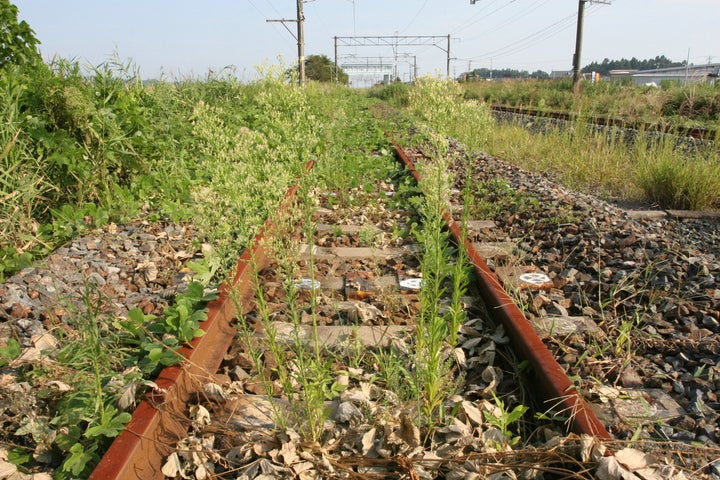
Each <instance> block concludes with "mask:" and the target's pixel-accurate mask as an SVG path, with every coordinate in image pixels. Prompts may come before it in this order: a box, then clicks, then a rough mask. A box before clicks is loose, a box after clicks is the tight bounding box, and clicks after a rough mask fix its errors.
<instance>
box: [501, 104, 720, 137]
mask: <svg viewBox="0 0 720 480" xmlns="http://www.w3.org/2000/svg"><path fill="white" fill-rule="evenodd" d="M490 110H492V111H493V112H502V113H511V114H513V115H528V116H531V117H541V118H552V119H556V120H563V121H567V122H572V121H575V120H577V118H578V115H577V114H575V113H567V112H557V111H551V110H536V109H533V108H522V107H510V106H507V105H491V106H490ZM590 122H591V123H593V124H595V125H600V126H602V127H614V128H628V129H632V130H641V131H644V132H658V133H665V134H670V135H677V136H679V137H689V138H693V139H698V140H714V139H716V138H717V137H718V136H719V135H720V131H719V130H718V129H717V128H713V127H700V126H696V127H685V126H681V125H675V126H673V125H669V124H662V123H650V122H640V121H628V120H623V119H620V118H612V117H592V119H591V120H590Z"/></svg>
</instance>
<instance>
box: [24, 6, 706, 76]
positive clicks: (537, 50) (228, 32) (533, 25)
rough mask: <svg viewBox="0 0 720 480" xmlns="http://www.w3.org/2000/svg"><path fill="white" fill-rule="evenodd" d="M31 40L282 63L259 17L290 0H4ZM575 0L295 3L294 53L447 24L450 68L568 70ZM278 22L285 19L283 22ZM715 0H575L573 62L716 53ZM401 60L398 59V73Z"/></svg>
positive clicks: (426, 65) (202, 69) (366, 51)
mask: <svg viewBox="0 0 720 480" xmlns="http://www.w3.org/2000/svg"><path fill="white" fill-rule="evenodd" d="M14 3H15V4H16V5H17V6H18V8H19V10H20V18H21V19H24V20H26V21H27V22H28V23H29V24H30V26H31V27H32V28H33V29H34V30H35V32H36V35H37V37H38V38H39V40H40V41H41V42H42V44H41V46H40V49H41V52H42V54H43V56H44V57H45V58H51V57H53V56H56V55H57V56H60V57H64V58H73V59H76V60H79V61H81V62H82V63H88V64H92V65H95V64H99V63H101V62H103V61H104V60H107V59H108V58H110V56H111V55H112V54H113V52H117V53H118V55H119V57H120V58H121V59H129V58H131V59H133V61H134V62H135V64H136V65H137V66H138V67H139V69H140V72H141V74H142V76H143V77H145V78H153V77H157V76H159V75H160V73H161V72H162V73H163V74H164V75H166V76H170V77H172V76H189V75H195V76H204V75H205V74H206V73H207V72H208V70H210V69H213V70H219V69H222V68H223V67H225V66H229V65H232V66H234V67H235V69H236V73H237V75H238V76H239V77H241V78H243V79H251V78H253V77H254V75H255V66H257V65H260V64H262V63H264V62H270V63H277V58H278V55H280V56H282V57H283V58H284V59H285V60H286V62H288V63H292V62H294V61H295V58H296V55H297V46H296V42H295V40H294V39H293V37H292V36H291V35H290V34H289V33H288V32H287V31H286V30H285V29H284V28H283V27H282V25H281V24H279V23H267V22H266V21H265V20H266V19H277V18H295V8H296V2H295V0H205V1H202V2H201V1H197V0H196V1H189V0H63V1H59V0H14ZM577 7H578V2H577V0H477V3H476V4H475V5H471V4H470V0H354V1H353V0H314V1H311V2H306V3H305V4H304V9H305V17H306V23H305V31H306V55H310V54H325V55H327V56H329V57H330V58H333V56H334V50H333V37H334V36H352V35H366V36H371V35H396V34H397V35H437V36H446V35H448V34H449V35H451V39H452V40H451V51H450V54H451V57H452V58H453V60H452V62H451V74H453V75H455V74H460V73H461V72H463V71H465V70H467V68H468V66H471V67H472V68H477V67H487V68H489V67H490V66H491V65H492V67H494V68H516V69H522V70H528V71H534V70H538V69H540V70H545V71H547V72H550V71H551V70H568V69H570V68H571V64H572V56H573V51H574V49H575V28H576V17H577ZM289 27H290V28H291V29H292V30H293V31H294V29H295V25H294V24H291V25H289ZM719 30H720V0H612V2H611V5H600V4H590V3H588V4H587V6H586V16H585V35H584V42H583V51H582V64H583V65H586V64H588V63H590V62H592V61H602V60H603V59H604V58H606V57H607V58H610V59H619V58H621V57H625V58H630V57H637V58H639V59H646V58H651V57H655V56H656V55H666V56H667V57H669V58H670V59H672V60H675V61H682V60H685V59H686V57H687V56H688V51H689V53H690V61H691V63H696V64H699V63H706V62H707V61H708V59H710V60H711V61H712V62H720V39H719V38H718V36H719V34H718V31H719ZM339 53H340V55H341V56H343V55H355V56H356V57H380V56H382V57H386V58H387V57H391V56H393V52H392V51H391V49H389V48H379V47H374V48H370V47H352V48H350V47H344V48H341V49H340V52H339ZM398 53H400V54H401V55H402V54H403V53H404V54H406V55H407V56H408V57H407V58H408V59H409V58H413V59H415V58H416V59H417V65H418V69H419V73H420V74H425V73H434V72H441V73H444V72H445V53H444V52H442V51H441V50H440V49H439V48H437V47H433V46H425V47H407V48H404V49H403V48H401V49H399V51H398ZM410 63H411V60H408V61H407V62H405V63H403V62H401V64H400V66H399V72H400V75H401V76H407V75H408V74H409V71H410Z"/></svg>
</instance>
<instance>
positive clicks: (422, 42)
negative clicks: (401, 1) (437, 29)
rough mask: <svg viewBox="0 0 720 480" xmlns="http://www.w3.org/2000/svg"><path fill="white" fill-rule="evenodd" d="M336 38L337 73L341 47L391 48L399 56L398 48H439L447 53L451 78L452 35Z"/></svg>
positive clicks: (447, 72) (447, 66) (447, 71)
mask: <svg viewBox="0 0 720 480" xmlns="http://www.w3.org/2000/svg"><path fill="white" fill-rule="evenodd" d="M334 38H335V71H336V72H337V68H338V49H339V48H340V47H390V48H392V49H393V51H394V52H395V54H396V56H397V49H398V47H426V46H431V47H437V48H439V49H440V50H442V51H443V52H445V55H446V58H447V63H446V74H447V76H448V77H449V76H450V35H380V36H352V37H334Z"/></svg>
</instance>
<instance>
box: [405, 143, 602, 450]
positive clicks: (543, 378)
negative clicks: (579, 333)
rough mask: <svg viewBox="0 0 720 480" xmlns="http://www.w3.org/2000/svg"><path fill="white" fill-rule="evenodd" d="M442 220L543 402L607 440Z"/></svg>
mask: <svg viewBox="0 0 720 480" xmlns="http://www.w3.org/2000/svg"><path fill="white" fill-rule="evenodd" d="M391 141H392V144H393V146H394V147H395V151H396V153H397V156H398V158H399V159H400V160H401V161H402V162H403V163H404V164H405V165H406V166H407V168H408V170H409V171H410V172H411V173H412V175H413V177H414V178H415V179H416V180H418V181H419V180H420V174H419V173H418V171H417V170H416V169H415V165H414V163H413V162H412V161H411V160H410V158H408V156H407V155H406V154H405V152H404V151H403V149H402V148H401V147H400V146H399V145H398V144H397V143H396V142H395V141H394V140H392V139H391ZM445 220H446V222H447V224H448V229H449V230H450V232H451V233H452V236H453V239H454V240H455V243H456V244H464V245H465V249H466V250H467V252H468V258H469V259H470V261H471V262H472V263H473V266H474V267H475V272H476V274H477V286H478V289H479V291H480V294H481V296H482V298H483V301H484V302H485V304H486V307H487V309H488V311H489V312H490V314H491V315H493V316H494V317H495V318H497V319H498V320H499V321H500V322H501V323H502V325H503V327H504V328H505V333H506V334H507V335H508V337H509V338H510V342H511V344H512V346H513V349H514V351H515V352H516V353H517V354H518V356H520V357H521V358H522V359H524V360H527V361H528V362H529V363H530V365H531V367H532V372H533V376H534V378H533V380H534V384H535V387H536V388H537V389H538V391H539V393H540V395H541V397H542V400H543V401H544V402H545V405H546V406H547V407H552V408H553V410H554V411H559V412H563V414H565V415H567V416H569V417H571V419H572V428H573V431H575V433H578V434H588V435H592V436H595V437H598V438H602V439H608V440H609V439H611V438H612V436H611V435H610V433H609V432H608V431H607V429H606V428H605V426H604V425H603V424H602V422H601V421H600V420H599V419H598V418H597V416H596V415H595V413H594V412H593V411H592V410H591V409H590V408H589V406H588V405H587V403H586V402H585V400H584V399H583V398H582V396H581V395H580V393H579V392H578V391H577V389H576V388H575V387H574V386H573V384H572V382H571V381H570V379H569V378H568V376H567V375H566V374H565V371H564V370H563V369H562V367H560V364H559V363H558V362H557V360H555V358H554V357H553V355H552V353H550V350H549V349H548V348H547V347H546V346H545V344H544V343H543V342H542V340H540V337H538V335H537V333H536V332H535V330H534V329H533V327H532V325H531V324H530V322H529V321H528V320H527V319H526V318H525V315H523V313H522V312H521V311H520V309H519V308H518V307H517V305H516V304H515V302H514V301H513V300H512V299H511V298H510V296H509V295H508V294H507V292H505V289H504V288H503V287H502V285H501V284H500V282H499V280H498V279H497V277H496V275H495V273H494V272H493V271H492V270H491V269H490V267H488V266H487V264H486V263H485V261H484V260H483V259H482V258H481V257H480V255H479V254H478V252H477V250H475V248H474V247H473V245H472V242H470V241H468V240H467V239H465V238H464V237H463V235H462V232H461V229H460V226H459V225H458V224H457V222H455V221H454V220H453V219H452V217H451V216H450V214H449V213H446V214H445Z"/></svg>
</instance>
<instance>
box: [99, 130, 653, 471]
mask: <svg viewBox="0 0 720 480" xmlns="http://www.w3.org/2000/svg"><path fill="white" fill-rule="evenodd" d="M395 147H396V149H397V157H398V159H399V160H401V161H402V162H403V163H404V166H405V167H406V168H407V172H409V173H410V174H412V175H413V176H414V177H415V180H416V181H417V182H419V183H420V184H421V185H423V184H424V182H425V180H422V179H421V178H420V174H419V173H418V170H417V169H416V168H415V164H416V163H420V164H423V165H424V164H425V163H426V159H425V155H424V153H423V152H422V151H420V150H413V151H404V150H403V149H402V148H400V147H399V146H398V145H397V144H395ZM422 170H423V171H424V173H426V172H428V170H427V169H422ZM310 175H312V173H311V174H310ZM301 183H302V182H301ZM373 185H374V189H368V188H367V184H365V187H364V188H362V187H356V188H354V189H352V190H350V191H327V192H323V191H314V190H308V189H304V188H302V187H300V191H299V194H298V189H297V187H296V188H294V189H292V190H291V191H289V192H288V195H287V196H286V198H285V201H284V204H283V205H284V206H283V208H282V211H283V212H285V213H284V214H282V215H278V216H277V217H276V218H275V219H274V221H272V222H268V224H267V225H266V226H265V228H264V230H263V232H262V233H261V234H260V235H259V236H258V237H257V238H256V240H255V242H254V243H253V245H252V246H251V247H250V248H249V249H248V250H247V251H246V252H244V253H243V255H242V257H241V258H240V260H239V262H238V265H237V268H236V271H235V272H234V273H233V280H232V281H231V282H229V283H228V285H225V286H224V287H223V288H222V291H221V295H220V298H218V299H217V300H215V301H214V302H212V303H211V304H210V305H209V318H208V321H207V322H205V324H204V325H203V329H204V330H205V331H206V332H207V333H206V334H205V335H204V336H203V337H201V338H198V339H196V340H194V341H193V342H192V343H191V345H189V346H187V347H186V348H185V349H184V350H183V352H182V353H183V355H185V356H186V358H187V361H186V362H184V363H183V364H181V365H176V366H173V367H170V368H167V369H165V370H163V372H162V373H161V375H160V377H159V378H158V379H157V380H156V384H157V388H156V389H155V390H154V391H153V392H151V393H150V394H149V395H148V396H147V398H146V399H145V400H144V401H143V402H142V403H141V404H140V405H139V407H138V408H137V410H136V412H135V414H134V415H133V420H132V421H131V422H130V423H129V424H128V425H127V428H126V430H125V431H124V432H123V433H122V434H121V435H120V436H119V437H118V438H117V439H116V440H115V442H114V443H113V445H112V446H111V448H110V450H109V451H108V452H107V453H106V454H105V456H104V457H103V459H102V460H101V462H100V464H99V465H98V467H97V468H96V470H95V471H94V472H93V475H92V477H91V478H96V479H100V478H102V479H120V478H166V476H169V477H172V476H173V474H175V475H180V472H181V471H182V472H183V474H191V475H195V476H196V477H203V476H205V475H207V476H206V477H205V478H211V477H212V475H219V477H220V478H225V477H223V475H224V474H227V475H230V476H229V477H227V478H236V477H238V476H240V475H242V474H243V473H244V474H246V475H247V476H248V478H254V476H258V475H260V474H266V475H278V476H280V477H281V478H283V477H282V476H283V475H285V476H287V478H293V475H294V476H296V477H297V478H336V477H337V478H409V479H415V478H423V477H427V476H430V477H429V478H445V475H449V474H451V473H452V474H459V473H461V472H463V473H467V474H473V473H476V474H478V475H488V474H490V473H496V472H500V471H505V470H512V471H515V472H520V471H525V472H527V471H531V470H533V469H535V470H538V471H545V472H546V474H547V475H550V476H551V477H550V478H593V477H592V474H591V473H589V472H590V470H589V469H591V468H594V465H595V464H596V463H597V460H598V458H597V457H596V458H594V459H593V460H592V461H590V459H589V458H587V456H586V457H585V458H583V457H582V456H578V455H575V456H573V454H572V453H569V452H573V451H575V450H577V449H578V448H579V445H580V440H579V439H580V438H581V437H573V436H568V434H569V433H570V432H571V431H572V432H575V433H576V434H580V435H583V436H585V437H583V438H589V437H593V438H595V439H596V440H595V441H596V442H598V443H597V445H599V447H598V449H597V450H596V451H597V452H601V451H602V446H601V444H602V442H603V441H604V442H605V443H606V446H611V448H615V447H617V445H613V444H612V443H611V442H610V440H612V438H613V436H612V435H611V434H610V433H609V432H608V428H606V426H607V425H608V423H612V424H613V425H615V426H616V425H617V424H619V423H622V422H623V419H622V418H617V416H615V417H607V416H605V418H604V420H603V421H601V420H599V419H598V416H597V415H596V413H595V412H596V411H597V410H607V408H604V407H603V404H602V403H601V400H602V401H604V402H607V399H599V397H597V396H596V397H595V400H596V402H597V405H596V406H595V407H594V408H590V407H589V406H588V404H587V399H586V398H585V397H584V396H583V395H581V394H580V392H579V391H578V390H577V388H576V387H577V385H578V383H577V381H571V380H570V379H569V378H568V376H567V374H566V373H565V369H564V368H562V367H561V366H560V364H559V363H558V360H557V351H555V352H554V353H551V351H550V350H549V349H548V346H547V345H546V343H547V342H546V343H543V341H542V340H541V339H540V337H539V336H538V333H537V332H538V331H539V332H540V333H541V335H543V336H544V337H547V336H548V335H549V336H553V334H554V332H556V330H557V329H560V328H561V326H560V325H559V323H560V322H559V320H558V324H557V325H556V324H555V323H552V324H550V325H548V324H547V322H545V320H543V319H541V321H538V322H534V326H533V323H531V322H529V321H528V319H527V318H526V316H525V315H524V313H523V312H522V311H521V310H520V309H519V308H518V307H517V306H516V302H517V300H518V298H521V297H522V292H523V291H526V292H528V291H529V292H535V293H537V292H543V291H547V290H549V289H552V288H556V287H557V285H555V284H554V283H553V280H552V279H551V278H550V277H548V276H547V275H546V274H545V273H544V272H543V271H542V270H540V269H532V268H531V269H519V270H518V269H515V271H513V272H508V271H507V269H506V271H505V272H504V273H503V274H500V273H499V269H498V268H496V267H497V266H498V265H500V264H503V265H506V264H512V263H513V261H512V260H508V257H511V256H512V253H511V250H512V248H510V249H508V247H507V245H502V242H478V240H479V239H480V238H490V237H492V229H493V225H492V222H488V221H487V220H485V219H479V218H464V219H463V221H459V220H460V218H459V216H460V212H461V210H460V209H459V208H457V209H451V212H448V211H445V212H444V213H442V214H440V216H441V217H442V220H443V221H444V222H445V226H444V227H443V228H446V229H447V231H449V232H450V233H451V235H452V242H451V243H448V244H446V245H445V246H444V247H443V254H449V253H450V252H451V251H452V250H454V248H453V244H454V245H456V246H461V247H462V248H463V249H465V250H464V251H465V252H467V253H466V256H467V261H468V262H469V264H470V265H472V269H473V274H472V278H471V280H469V283H468V284H467V285H466V286H463V285H460V286H459V287H458V286H457V285H456V288H457V290H458V292H460V290H462V292H461V293H462V295H460V294H459V293H458V295H457V296H453V288H452V287H451V286H450V285H451V284H452V283H453V278H454V277H453V274H452V273H451V274H448V271H447V267H442V268H440V269H439V270H438V271H428V270H427V269H426V268H427V267H428V265H429V264H428V263H427V262H424V260H423V259H424V258H425V257H424V255H425V254H426V253H427V251H428V249H429V247H428V245H432V244H433V243H432V239H431V238H429V237H430V236H431V235H430V232H428V231H424V230H422V229H418V228H419V227H418V226H417V224H418V223H419V221H420V218H419V216H422V213H419V212H418V211H417V210H416V209H415V208H413V207H412V206H411V205H417V204H418V202H419V200H418V197H417V196H416V195H414V193H415V190H414V188H413V187H412V186H411V185H410V183H409V181H408V180H407V179H405V178H403V177H398V178H394V179H393V181H390V180H389V179H385V178H378V179H376V180H375V182H374V183H373ZM366 190H368V191H366ZM429 192H430V193H431V192H432V190H430V191H429ZM425 193H426V194H427V193H428V192H427V191H426V192H425ZM455 195H456V196H457V192H455ZM426 196H427V195H426ZM413 198H414V200H412V199H413ZM309 200H310V202H309ZM308 203H311V205H308ZM308 207H310V208H308ZM425 208H427V206H426V207H425ZM451 213H452V214H451ZM424 220H425V221H426V223H427V221H428V218H425V219H424ZM436 246H437V245H436ZM443 259H444V262H445V263H444V265H452V264H453V263H454V262H455V261H456V260H454V259H453V258H452V257H443ZM488 259H489V262H488ZM488 263H490V265H491V266H492V267H493V268H491V267H489V266H488ZM459 272H460V270H457V271H455V273H457V275H458V276H461V274H460V273H459ZM433 278H441V279H443V280H442V282H441V283H440V284H439V285H436V291H435V296H433V295H431V294H429V293H427V291H428V290H429V287H428V285H432V279H433ZM465 289H467V292H465V291H464V290H465ZM508 291H510V293H508ZM471 293H472V295H470V294H471ZM429 300H433V301H434V302H435V305H436V306H437V309H436V310H432V309H431V310H428V305H427V304H428V303H429ZM433 308H434V307H433ZM453 312H454V314H455V315H457V318H461V319H462V323H458V325H457V330H456V331H453V330H452V329H448V328H447V327H445V328H446V330H444V332H443V333H442V339H441V341H440V343H439V344H436V345H435V347H437V349H438V350H437V351H433V347H432V345H431V344H432V341H431V340H432V335H433V332H432V329H433V325H428V324H427V320H428V319H431V317H433V316H435V317H437V318H441V319H443V322H446V321H447V319H448V318H451V317H452V316H453ZM418 322H422V324H421V325H418ZM543 322H545V323H543ZM552 322H554V320H553V321H552ZM435 327H437V325H436V326H435ZM562 328H568V327H567V326H566V325H565V326H562ZM569 328H570V329H571V330H572V329H578V328H580V327H578V325H577V324H575V325H571V326H570V327H569ZM588 328H589V327H588ZM419 330H422V332H423V333H421V334H418V331H419ZM548 332H549V333H548ZM450 338H452V339H453V340H454V343H451V342H450V340H449V339H450ZM508 340H509V342H508ZM508 343H509V346H510V347H511V348H506V344H508ZM417 352H420V355H417ZM431 357H433V358H434V357H437V358H439V359H440V362H439V367H438V368H440V370H437V371H435V372H434V373H435V377H433V375H432V374H430V375H427V373H428V372H427V371H428V370H429V369H430V366H429V363H430V362H429V361H428V359H429V358H431ZM418 372H421V373H422V374H423V375H427V376H426V377H423V378H424V382H422V381H421V382H418V378H419V377H420V376H421V373H418ZM438 376H439V378H438ZM521 378H522V381H521V380H520V379H521ZM438 381H439V383H438ZM433 382H435V383H433ZM433 388H437V389H439V390H440V393H441V394H442V395H440V396H438V395H437V392H435V393H436V394H435V396H433V393H432V392H433V391H434V390H433ZM410 398H415V401H409V399H410ZM631 401H632V403H634V404H642V405H645V406H647V405H648V404H654V403H655V402H658V403H659V402H660V401H661V400H660V399H655V398H653V397H652V396H651V395H650V394H648V395H646V396H645V397H643V398H642V399H638V398H635V399H634V400H632V399H631ZM521 407H529V408H531V410H530V411H529V413H525V414H524V415H523V410H522V408H521ZM328 412H329V413H328ZM513 412H516V413H518V414H519V415H518V416H517V417H516V418H514V417H512V415H511V414H512V413H513ZM533 414H535V415H533ZM326 415H328V417H327V418H326ZM511 418H514V420H512V421H511ZM538 418H541V419H542V420H538ZM508 421H510V422H511V423H507V422H508ZM503 422H506V423H503ZM448 423H449V424H450V425H453V427H452V428H448ZM329 424H331V428H330V427H328V425H329ZM278 425H280V426H282V427H283V428H282V429H281V430H282V431H284V432H285V433H284V434H281V435H280V436H276V435H275V434H274V433H273V432H274V431H275V427H277V426H278ZM482 432H485V433H484V434H482ZM540 432H542V434H543V435H546V436H547V437H548V438H549V437H551V436H553V435H555V440H554V442H555V443H553V444H552V447H547V448H544V449H538V448H537V445H540V444H542V442H541V441H540V440H539V437H540V436H541V435H540ZM518 434H520V435H521V436H522V438H520V439H519V440H515V437H516V435H518ZM513 447H515V450H513ZM527 448H531V449H532V451H531V450H528V449H527ZM620 448H621V447H620ZM423 452H424V453H423ZM428 452H431V453H432V455H429V454H428ZM438 452H442V453H443V455H439V454H438ZM502 452H504V453H502ZM528 459H531V461H528ZM293 469H295V470H293ZM211 471H214V473H212V475H211ZM303 475H305V477H303ZM313 475H314V476H313ZM553 475H554V477H553ZM212 478H217V477H212ZM268 478H269V477H268ZM478 478H483V477H478Z"/></svg>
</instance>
